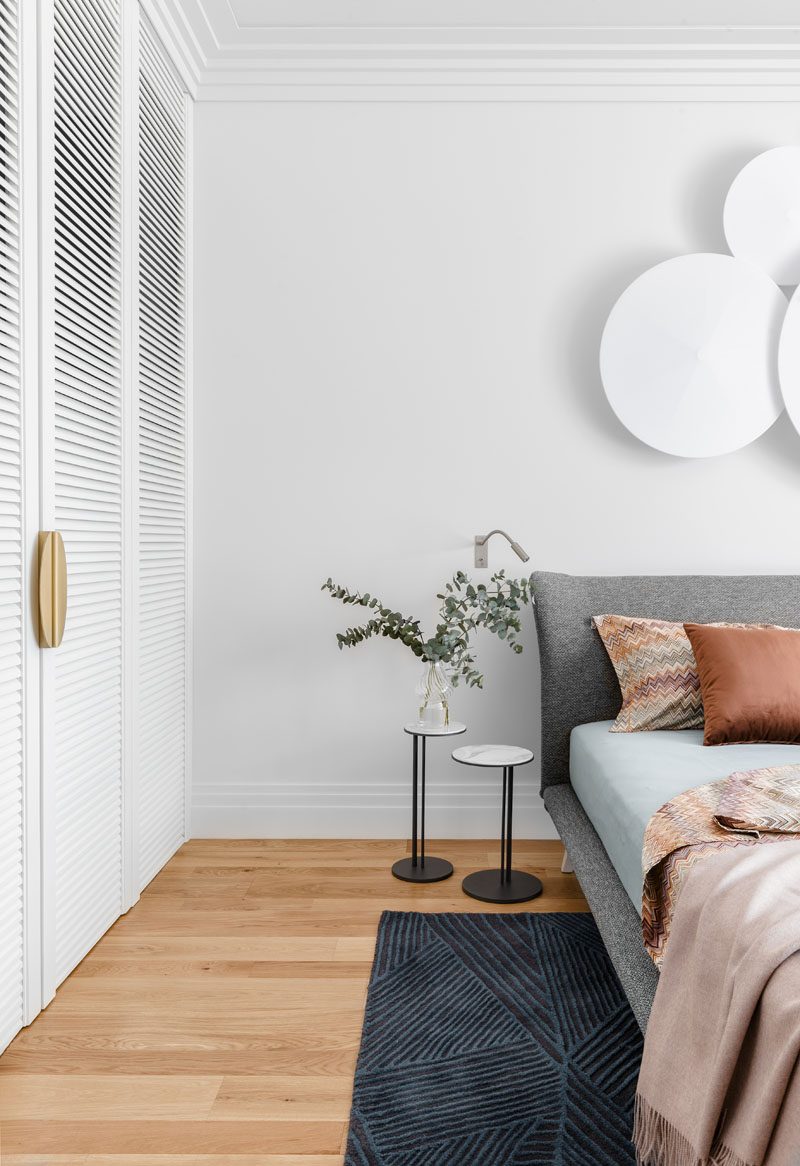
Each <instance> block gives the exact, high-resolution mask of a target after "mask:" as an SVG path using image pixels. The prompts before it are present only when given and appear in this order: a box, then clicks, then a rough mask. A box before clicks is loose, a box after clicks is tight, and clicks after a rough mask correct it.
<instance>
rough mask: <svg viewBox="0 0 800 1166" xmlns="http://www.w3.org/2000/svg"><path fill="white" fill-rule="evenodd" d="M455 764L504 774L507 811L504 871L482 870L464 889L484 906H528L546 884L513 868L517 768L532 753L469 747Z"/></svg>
mask: <svg viewBox="0 0 800 1166" xmlns="http://www.w3.org/2000/svg"><path fill="white" fill-rule="evenodd" d="M453 760H454V761H460V762H461V764H462V765H477V766H483V767H491V768H496V769H502V770H503V811H502V816H501V819H500V869H499V870H478V871H475V873H474V874H471V875H467V877H466V878H465V879H464V881H463V883H462V884H461V889H462V890H463V891H465V892H466V894H468V895H470V896H471V897H472V898H473V899H480V900H481V902H483V903H526V902H527V901H528V899H535V898H536V896H537V895H541V893H542V884H541V882H540V881H539V879H537V878H536V877H535V876H534V875H531V874H527V873H526V872H525V871H522V870H513V869H512V866H511V839H512V834H513V830H512V823H513V816H514V766H516V765H527V764H528V762H529V761H533V754H532V753H531V751H530V749H520V748H519V747H518V746H516V745H465V746H464V747H463V748H462V749H456V750H455V751H454V752H453Z"/></svg>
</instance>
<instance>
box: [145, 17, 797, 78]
mask: <svg viewBox="0 0 800 1166" xmlns="http://www.w3.org/2000/svg"><path fill="white" fill-rule="evenodd" d="M142 3H143V4H144V6H145V8H146V10H147V11H148V13H149V14H150V16H151V18H152V20H153V22H154V23H155V24H156V26H157V28H158V30H159V32H160V33H161V34H162V36H163V37H164V39H165V40H168V41H169V42H170V46H171V47H172V49H173V51H174V52H175V53H176V55H178V56H179V57H180V63H181V65H182V67H183V69H184V73H185V75H186V76H187V79H188V80H189V81H190V83H191V87H192V88H193V89H196V96H197V97H198V98H200V99H205V100H225V99H232V100H242V99H254V100H270V99H271V100H318V99H325V100H330V99H339V100H341V99H345V100H364V99H369V100H371V99H373V98H378V99H381V98H382V99H387V98H388V99H390V100H404V99H406V100H407V99H409V98H410V99H419V98H423V99H431V98H433V99H436V98H439V99H442V98H444V99H446V100H452V99H456V100H458V99H461V98H462V97H464V96H465V93H466V92H467V91H473V99H474V88H475V87H476V86H478V87H480V88H481V89H482V92H483V97H482V99H487V100H491V99H498V98H499V99H500V100H505V99H519V97H520V96H522V97H523V99H528V100H530V99H534V100H537V99H542V98H544V99H547V100H549V99H551V95H553V94H555V95H556V96H557V98H558V99H565V95H566V94H567V91H568V90H569V91H570V92H571V90H572V88H573V87H575V86H577V89H576V91H575V93H574V95H572V96H566V99H571V100H576V99H586V96H587V93H586V89H587V86H588V87H589V89H590V90H591V91H592V95H597V96H600V97H601V98H602V96H603V95H604V92H605V91H606V90H608V93H607V94H606V96H607V98H608V99H611V98H612V97H613V95H614V91H616V95H617V97H618V96H619V91H618V87H619V85H620V84H622V85H625V86H627V87H628V88H629V90H630V92H627V93H626V95H627V96H631V97H635V96H636V94H637V93H639V92H642V91H643V92H645V93H646V94H647V95H648V99H661V98H663V99H669V96H670V94H672V95H673V96H675V95H676V92H677V91H676V87H677V90H680V91H683V90H685V89H686V87H689V88H692V87H694V88H695V89H697V90H699V88H702V89H703V90H706V89H708V88H709V87H710V88H711V90H712V91H715V92H717V93H719V91H720V89H721V88H724V89H725V91H726V93H727V94H729V95H731V96H732V95H733V92H734V90H737V91H738V90H739V89H741V96H746V97H747V98H748V99H753V98H754V99H756V100H758V99H762V98H763V99H766V98H767V97H769V98H770V99H775V98H776V97H777V98H778V99H785V100H797V99H798V97H799V96H800V6H798V4H797V0H142ZM656 90H658V94H656ZM514 94H516V97H515V96H514ZM690 95H691V96H692V97H694V98H696V97H698V96H700V94H699V92H697V93H692V94H690ZM709 96H710V94H709Z"/></svg>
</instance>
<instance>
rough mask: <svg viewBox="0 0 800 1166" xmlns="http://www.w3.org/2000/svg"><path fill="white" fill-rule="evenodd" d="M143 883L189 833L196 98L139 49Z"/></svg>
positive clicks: (158, 52) (148, 46)
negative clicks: (191, 220) (189, 199)
mask: <svg viewBox="0 0 800 1166" xmlns="http://www.w3.org/2000/svg"><path fill="white" fill-rule="evenodd" d="M139 53H140V55H139V111H140V113H139V377H138V416H139V433H138V438H139V458H138V460H139V474H138V499H139V502H138V511H139V512H138V548H139V580H138V596H139V607H138V626H139V636H138V683H137V686H136V687H137V707H136V730H137V737H138V741H137V756H136V774H137V785H138V814H137V824H136V830H137V835H138V849H139V885H140V887H144V886H145V885H146V884H147V883H148V882H149V881H150V879H152V877H153V876H154V875H155V874H156V873H157V871H159V870H160V869H161V867H162V866H163V865H164V863H165V862H166V861H167V859H168V858H169V857H170V855H171V854H173V853H174V852H175V850H176V849H177V848H178V846H180V844H181V842H182V841H183V840H184V837H185V789H186V701H187V667H186V655H187V601H186V597H187V590H186V589H187V564H186V557H187V521H186V506H187V478H186V473H187V455H186V433H187V425H186V251H187V248H186V236H187V228H186V179H187V175H186V170H187V167H186V99H185V95H184V93H183V90H182V89H181V87H180V86H179V85H178V83H177V82H176V80H175V78H174V76H173V73H172V71H171V68H170V66H169V63H168V61H167V59H166V57H165V55H164V53H163V50H162V48H161V46H160V44H159V43H158V41H157V40H156V38H155V37H154V35H153V34H152V33H151V31H150V29H149V28H148V26H147V24H146V23H145V22H143V24H142V28H141V33H140V43H139Z"/></svg>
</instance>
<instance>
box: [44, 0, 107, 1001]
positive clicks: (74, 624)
mask: <svg viewBox="0 0 800 1166" xmlns="http://www.w3.org/2000/svg"><path fill="white" fill-rule="evenodd" d="M48 14H49V13H48ZM52 19H53V24H52V28H51V29H50V30H49V34H50V38H51V42H52V43H51V49H52V54H53V62H52V63H53V83H54V91H53V94H52V109H51V110H50V114H51V117H52V132H53V142H54V155H53V157H52V159H51V170H52V173H51V175H50V178H51V184H52V191H50V192H48V193H49V197H50V198H52V206H48V204H47V202H46V204H45V207H44V221H45V224H46V228H45V229H46V231H47V229H48V228H49V230H50V232H51V234H50V237H49V238H45V239H44V241H43V243H44V252H45V254H44V258H45V261H46V262H47V260H48V259H49V261H50V263H51V271H52V302H51V303H50V304H47V302H45V312H44V317H45V318H44V319H43V321H42V326H43V328H45V329H52V334H51V335H50V336H49V349H50V351H49V353H48V358H47V361H46V364H45V367H44V370H43V371H44V380H43V400H42V412H43V420H42V425H43V434H42V491H43V511H44V516H45V525H46V526H51V527H52V528H53V529H57V530H60V531H61V533H62V535H63V537H64V543H65V547H66V554H67V573H68V609H67V623H66V630H65V634H64V640H63V643H62V645H61V647H59V648H57V649H53V650H47V651H45V652H44V653H43V712H44V718H43V719H44V732H43V742H42V743H43V757H42V766H43V774H44V778H43V780H44V800H43V828H44V836H43V851H44V855H45V863H46V864H47V865H46V870H45V875H44V915H45V923H44V988H45V1000H47V999H48V998H49V996H50V995H51V994H52V991H54V990H55V987H56V986H57V985H58V984H59V983H60V982H61V981H62V980H63V979H64V977H65V976H67V975H68V974H69V972H70V971H72V969H73V968H74V967H75V965H76V964H77V963H78V962H79V961H80V960H81V959H82V958H83V956H84V955H85V954H86V953H87V952H88V951H89V949H90V948H91V947H92V946H93V945H94V944H95V943H96V942H97V940H98V939H99V938H100V936H101V935H102V934H103V932H104V931H105V930H106V929H107V928H108V927H109V926H110V925H111V923H113V922H114V920H115V919H116V918H117V916H118V915H119V914H120V912H121V910H122V878H123V839H122V816H123V784H122V617H123V602H122V600H123V547H122V531H123V512H122V501H123V500H122V470H123V464H122V432H121V430H122V376H121V363H122V316H121V313H122V274H121V273H122V224H121V218H122V206H121V202H122V198H121V192H122V175H121V170H122V143H121V101H122V93H121V80H122V78H121V74H122V52H121V48H122V46H121V22H120V10H119V4H118V3H117V0H53V9H52ZM45 75H47V74H45ZM47 137H48V132H47V125H46V124H45V139H46V140H47ZM44 177H45V189H46V191H47V183H48V173H47V171H45V175H44ZM50 216H51V217H50ZM48 361H49V366H48Z"/></svg>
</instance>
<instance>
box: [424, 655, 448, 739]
mask: <svg viewBox="0 0 800 1166" xmlns="http://www.w3.org/2000/svg"><path fill="white" fill-rule="evenodd" d="M452 691H453V686H452V684H451V683H450V681H449V679H448V676H447V670H446V668H445V666H444V664H442V663H441V661H438V660H437V661H434V660H428V661H426V663H425V667H424V668H423V670H422V675H421V676H420V678H419V680H418V681H417V688H416V693H417V723H418V724H419V725H420V727H424V728H426V729H446V728H448V726H449V724H450V708H449V705H448V699H449V697H450V693H451V692H452Z"/></svg>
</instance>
